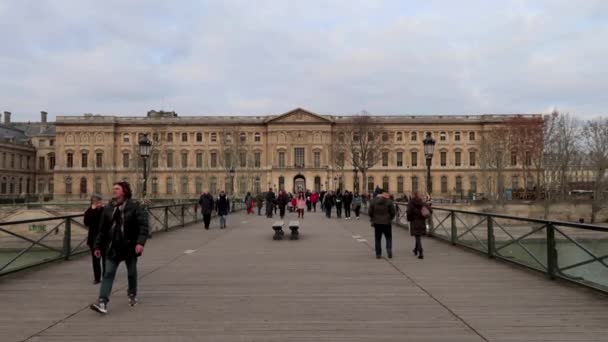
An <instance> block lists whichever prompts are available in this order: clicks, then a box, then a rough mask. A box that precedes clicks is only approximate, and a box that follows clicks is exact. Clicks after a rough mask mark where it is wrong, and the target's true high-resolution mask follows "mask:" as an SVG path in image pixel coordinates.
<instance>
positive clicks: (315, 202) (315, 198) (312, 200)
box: [310, 191, 319, 213]
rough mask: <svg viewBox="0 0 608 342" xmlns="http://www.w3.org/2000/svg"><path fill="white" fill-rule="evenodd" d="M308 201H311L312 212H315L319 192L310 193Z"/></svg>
mask: <svg viewBox="0 0 608 342" xmlns="http://www.w3.org/2000/svg"><path fill="white" fill-rule="evenodd" d="M310 201H311V202H312V209H313V210H314V212H315V213H316V212H317V202H318V201H319V193H318V192H316V191H315V192H313V193H312V195H310Z"/></svg>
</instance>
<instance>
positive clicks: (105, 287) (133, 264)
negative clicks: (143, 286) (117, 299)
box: [99, 257, 137, 303]
mask: <svg viewBox="0 0 608 342" xmlns="http://www.w3.org/2000/svg"><path fill="white" fill-rule="evenodd" d="M119 264H120V261H116V260H113V259H110V258H106V273H105V274H104V275H103V280H102V282H101V288H100V289H99V299H101V300H103V301H104V302H106V303H107V302H109V301H110V294H112V286H113V285H114V278H115V277H116V270H117V269H118V265H119ZM125 266H126V267H127V279H128V281H129V290H128V294H129V296H137V258H136V257H135V258H130V259H127V260H125Z"/></svg>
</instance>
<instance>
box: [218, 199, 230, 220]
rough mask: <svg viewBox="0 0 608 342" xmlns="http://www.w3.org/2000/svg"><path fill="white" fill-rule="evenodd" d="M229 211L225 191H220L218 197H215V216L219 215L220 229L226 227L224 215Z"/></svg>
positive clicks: (228, 202) (228, 201)
mask: <svg viewBox="0 0 608 342" xmlns="http://www.w3.org/2000/svg"><path fill="white" fill-rule="evenodd" d="M228 211H230V200H228V198H227V197H226V193H225V192H223V191H220V197H219V198H218V199H217V216H219V217H220V229H224V228H226V216H227V215H228Z"/></svg>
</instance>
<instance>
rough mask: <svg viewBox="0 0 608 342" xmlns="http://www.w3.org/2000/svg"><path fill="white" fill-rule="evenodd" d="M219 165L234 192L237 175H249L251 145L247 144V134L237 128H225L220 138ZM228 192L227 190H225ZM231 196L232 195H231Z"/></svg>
mask: <svg viewBox="0 0 608 342" xmlns="http://www.w3.org/2000/svg"><path fill="white" fill-rule="evenodd" d="M220 148H221V151H220V160H219V162H220V165H221V167H222V168H223V170H224V172H225V177H226V179H230V182H231V186H232V187H233V189H232V190H233V191H234V192H236V191H237V190H236V184H233V182H236V180H237V179H238V178H237V173H239V174H241V175H242V173H243V172H245V173H246V174H247V173H249V172H248V171H247V168H248V167H250V165H252V163H251V161H252V160H251V156H250V155H251V145H250V144H247V133H246V132H243V131H241V130H240V129H239V128H238V127H226V128H224V129H223V130H222V136H221V147H220ZM231 170H234V172H235V176H234V179H231V178H230V177H231V175H230V171H231ZM225 190H226V192H228V189H225ZM231 195H234V193H233V194H231Z"/></svg>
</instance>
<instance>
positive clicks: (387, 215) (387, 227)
mask: <svg viewBox="0 0 608 342" xmlns="http://www.w3.org/2000/svg"><path fill="white" fill-rule="evenodd" d="M380 192H381V195H379V196H376V198H374V200H373V201H372V203H371V204H370V206H369V217H370V220H371V221H372V225H373V226H374V236H375V240H376V258H378V259H380V258H382V235H384V238H385V239H386V253H387V255H388V257H389V258H392V257H393V231H392V225H391V223H392V221H393V219H394V218H395V205H394V204H393V201H391V200H390V195H389V194H388V192H384V191H381V190H380Z"/></svg>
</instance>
